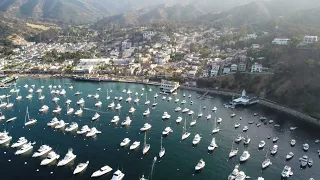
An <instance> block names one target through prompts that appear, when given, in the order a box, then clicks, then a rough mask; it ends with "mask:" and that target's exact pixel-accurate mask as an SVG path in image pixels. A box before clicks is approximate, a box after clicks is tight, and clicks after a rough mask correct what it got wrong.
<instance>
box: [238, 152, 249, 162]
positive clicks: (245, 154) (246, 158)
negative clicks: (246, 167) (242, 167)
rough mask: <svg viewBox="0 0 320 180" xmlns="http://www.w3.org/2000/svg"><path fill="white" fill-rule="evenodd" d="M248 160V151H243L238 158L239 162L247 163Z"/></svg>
mask: <svg viewBox="0 0 320 180" xmlns="http://www.w3.org/2000/svg"><path fill="white" fill-rule="evenodd" d="M249 158H250V154H249V152H248V151H243V153H242V155H241V156H240V162H244V161H247V160H248V159H249Z"/></svg>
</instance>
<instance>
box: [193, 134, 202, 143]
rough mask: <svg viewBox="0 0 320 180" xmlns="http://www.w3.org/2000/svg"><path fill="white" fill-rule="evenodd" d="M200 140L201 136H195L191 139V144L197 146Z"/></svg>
mask: <svg viewBox="0 0 320 180" xmlns="http://www.w3.org/2000/svg"><path fill="white" fill-rule="evenodd" d="M200 140H201V136H200V135H199V134H196V135H195V136H194V138H193V141H192V144H193V145H197V144H199V142H200Z"/></svg>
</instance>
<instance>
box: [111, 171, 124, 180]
mask: <svg viewBox="0 0 320 180" xmlns="http://www.w3.org/2000/svg"><path fill="white" fill-rule="evenodd" d="M123 177H124V173H122V172H121V171H120V170H119V169H118V170H116V172H114V173H113V176H112V178H111V180H122V179H123Z"/></svg>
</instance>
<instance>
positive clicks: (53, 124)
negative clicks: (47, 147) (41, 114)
mask: <svg viewBox="0 0 320 180" xmlns="http://www.w3.org/2000/svg"><path fill="white" fill-rule="evenodd" d="M58 124H59V120H58V118H56V117H54V118H52V120H51V121H50V122H48V123H47V125H48V126H56V125H58Z"/></svg>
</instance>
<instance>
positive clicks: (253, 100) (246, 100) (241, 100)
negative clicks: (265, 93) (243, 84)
mask: <svg viewBox="0 0 320 180" xmlns="http://www.w3.org/2000/svg"><path fill="white" fill-rule="evenodd" d="M257 102H259V99H258V98H257V97H253V98H250V97H249V96H247V93H246V90H243V91H242V94H241V97H239V98H237V99H234V100H233V101H232V104H233V105H250V104H255V103H257Z"/></svg>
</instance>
